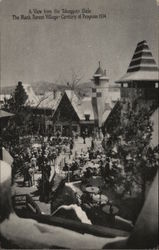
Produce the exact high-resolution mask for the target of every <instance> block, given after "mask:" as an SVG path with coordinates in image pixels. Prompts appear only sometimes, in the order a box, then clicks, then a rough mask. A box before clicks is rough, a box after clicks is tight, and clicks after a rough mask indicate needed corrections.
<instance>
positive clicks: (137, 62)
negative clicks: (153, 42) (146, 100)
mask: <svg viewBox="0 0 159 250" xmlns="http://www.w3.org/2000/svg"><path fill="white" fill-rule="evenodd" d="M158 79H159V68H158V67H157V64H156V62H155V60H154V58H153V56H152V53H151V51H150V48H149V46H148V44H147V42H146V41H145V40H144V41H141V42H139V43H138V44H137V47H136V49H135V52H134V55H133V57H132V59H131V62H130V64H129V67H128V70H127V73H126V74H125V75H124V76H123V77H121V79H119V80H118V81H117V83H122V82H130V81H131V82H132V81H149V82H158Z"/></svg>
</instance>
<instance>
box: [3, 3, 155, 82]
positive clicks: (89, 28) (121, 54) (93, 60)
mask: <svg viewBox="0 0 159 250" xmlns="http://www.w3.org/2000/svg"><path fill="white" fill-rule="evenodd" d="M0 8H1V86H10V85H16V84H17V82H18V81H22V82H23V83H28V84H30V83H32V82H38V81H47V82H56V83H59V84H62V83H64V82H68V81H70V80H71V76H72V72H74V73H76V74H77V75H78V77H81V78H82V80H81V82H88V81H90V79H91V78H92V76H93V74H94V72H95V71H96V69H97V67H98V62H99V61H100V62H101V66H102V67H103V69H106V72H107V75H108V77H109V78H110V82H111V83H114V82H115V81H116V80H118V79H119V78H120V77H121V76H122V75H123V74H125V72H126V71H127V68H128V65H129V63H130V60H131V58H132V56H133V52H134V50H135V48H136V45H137V43H138V42H140V41H142V40H146V41H147V42H148V44H149V47H150V49H151V51H152V53H153V56H154V58H155V60H156V62H157V63H158V40H157V39H158V27H157V20H158V13H157V11H158V10H157V9H158V8H157V3H156V0H2V1H1V3H0ZM64 8H66V9H68V10H75V9H77V10H81V9H83V8H89V9H90V10H91V14H106V18H103V19H93V20H90V21H89V20H85V19H78V20H69V19H65V20H56V21H54V20H52V19H50V20H13V15H17V16H18V15H22V14H24V15H28V13H29V9H30V10H31V11H32V10H33V9H39V10H44V9H48V10H52V12H54V9H59V10H61V9H64ZM53 15H54V14H53Z"/></svg>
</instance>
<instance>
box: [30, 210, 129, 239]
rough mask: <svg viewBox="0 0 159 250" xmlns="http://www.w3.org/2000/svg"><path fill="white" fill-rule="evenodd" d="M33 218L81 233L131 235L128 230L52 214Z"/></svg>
mask: <svg viewBox="0 0 159 250" xmlns="http://www.w3.org/2000/svg"><path fill="white" fill-rule="evenodd" d="M31 218H32V219H35V220H37V221H38V222H40V223H44V224H48V225H53V226H59V227H63V228H65V229H68V230H72V231H76V232H79V233H81V234H84V233H87V234H92V235H95V236H100V237H109V238H114V237H118V236H121V237H128V236H129V232H126V231H123V230H119V229H114V228H108V227H103V226H98V225H89V224H86V223H81V222H78V221H74V220H70V219H64V218H60V217H55V216H50V215H44V214H40V215H31Z"/></svg>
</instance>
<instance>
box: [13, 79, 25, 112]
mask: <svg viewBox="0 0 159 250" xmlns="http://www.w3.org/2000/svg"><path fill="white" fill-rule="evenodd" d="M27 97H28V96H27V94H26V92H25V89H24V88H23V85H22V82H18V85H17V87H16V89H15V91H14V93H13V96H12V99H13V103H14V109H15V111H19V110H20V109H21V108H22V107H23V105H24V104H25V102H26V100H27Z"/></svg>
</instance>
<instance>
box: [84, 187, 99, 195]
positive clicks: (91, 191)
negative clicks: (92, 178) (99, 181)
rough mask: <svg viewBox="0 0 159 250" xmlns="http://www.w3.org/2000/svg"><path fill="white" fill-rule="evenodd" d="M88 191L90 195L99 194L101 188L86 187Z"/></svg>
mask: <svg viewBox="0 0 159 250" xmlns="http://www.w3.org/2000/svg"><path fill="white" fill-rule="evenodd" d="M86 191H87V192H88V193H90V194H93V193H94V194H97V193H98V192H99V188H98V187H93V186H90V187H86Z"/></svg>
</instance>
